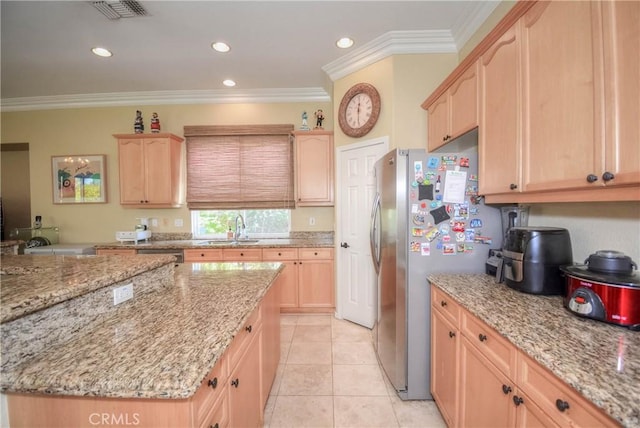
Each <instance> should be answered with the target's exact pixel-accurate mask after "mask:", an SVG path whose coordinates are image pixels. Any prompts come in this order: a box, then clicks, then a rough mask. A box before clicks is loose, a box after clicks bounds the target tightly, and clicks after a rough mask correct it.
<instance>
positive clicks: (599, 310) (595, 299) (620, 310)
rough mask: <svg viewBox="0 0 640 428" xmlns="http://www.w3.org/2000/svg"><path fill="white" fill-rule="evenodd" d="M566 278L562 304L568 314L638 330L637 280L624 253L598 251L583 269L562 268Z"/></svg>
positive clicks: (633, 266)
mask: <svg viewBox="0 0 640 428" xmlns="http://www.w3.org/2000/svg"><path fill="white" fill-rule="evenodd" d="M560 270H561V271H562V272H563V274H564V276H565V277H566V292H565V295H564V299H563V303H564V307H565V308H567V310H569V311H570V312H571V313H573V314H576V315H579V316H582V317H586V318H592V319H595V320H599V321H604V322H607V323H610V324H616V325H620V326H624V327H627V328H630V329H632V330H640V276H638V274H637V265H636V263H635V262H633V261H632V260H631V259H630V258H629V257H628V256H625V255H624V254H623V253H621V252H618V251H612V250H601V251H597V252H596V253H595V254H592V255H590V256H589V257H588V258H587V259H586V260H585V262H584V264H583V265H569V266H561V267H560Z"/></svg>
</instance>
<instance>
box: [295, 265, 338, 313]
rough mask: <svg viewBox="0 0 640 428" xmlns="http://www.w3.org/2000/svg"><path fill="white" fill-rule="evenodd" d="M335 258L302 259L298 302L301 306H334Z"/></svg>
mask: <svg viewBox="0 0 640 428" xmlns="http://www.w3.org/2000/svg"><path fill="white" fill-rule="evenodd" d="M333 288H334V286H333V260H301V261H300V262H299V264H298V304H299V306H300V307H301V308H328V309H331V308H334V307H335V303H334V289H333Z"/></svg>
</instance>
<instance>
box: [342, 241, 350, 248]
mask: <svg viewBox="0 0 640 428" xmlns="http://www.w3.org/2000/svg"><path fill="white" fill-rule="evenodd" d="M340 246H341V247H342V248H349V244H347V243H346V242H341V243H340Z"/></svg>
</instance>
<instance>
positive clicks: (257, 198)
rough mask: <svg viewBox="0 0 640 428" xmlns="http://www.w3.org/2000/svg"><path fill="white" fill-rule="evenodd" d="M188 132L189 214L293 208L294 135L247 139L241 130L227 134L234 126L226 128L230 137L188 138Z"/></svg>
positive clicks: (204, 136) (206, 136)
mask: <svg viewBox="0 0 640 428" xmlns="http://www.w3.org/2000/svg"><path fill="white" fill-rule="evenodd" d="M187 128H188V127H185V137H187V138H186V140H187V205H188V207H189V208H190V209H239V208H253V209H264V208H294V206H295V204H294V199H293V143H292V141H291V137H290V135H289V133H285V134H282V133H280V134H278V133H275V134H273V135H253V134H254V133H255V131H253V130H252V132H251V134H250V135H242V133H241V132H239V131H238V129H242V127H238V128H237V129H236V128H234V132H228V131H229V128H230V127H228V126H225V127H224V131H225V132H226V133H227V134H231V135H193V136H189V135H188V131H187ZM201 128H202V127H199V128H198V130H200V129H201ZM291 128H293V126H291ZM207 129H211V130H213V131H217V130H220V129H219V128H217V127H207ZM252 129H253V128H252ZM287 129H288V128H287ZM193 134H215V132H193ZM238 134H240V135H238Z"/></svg>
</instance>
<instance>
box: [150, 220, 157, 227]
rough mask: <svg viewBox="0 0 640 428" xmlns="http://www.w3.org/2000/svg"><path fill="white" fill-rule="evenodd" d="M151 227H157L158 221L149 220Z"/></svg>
mask: <svg viewBox="0 0 640 428" xmlns="http://www.w3.org/2000/svg"><path fill="white" fill-rule="evenodd" d="M151 226H152V227H158V219H157V218H152V219H151Z"/></svg>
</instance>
